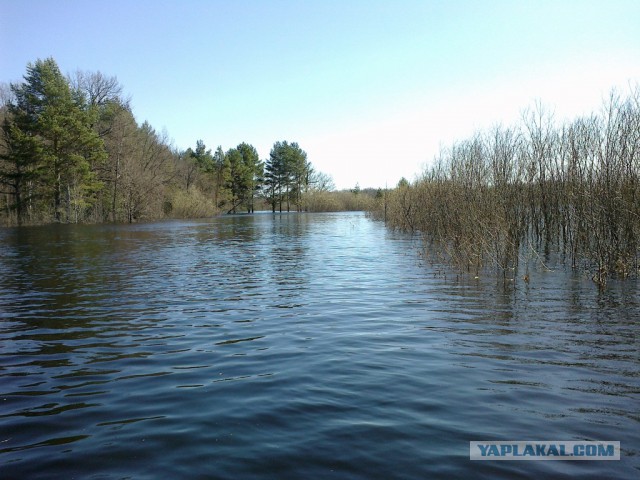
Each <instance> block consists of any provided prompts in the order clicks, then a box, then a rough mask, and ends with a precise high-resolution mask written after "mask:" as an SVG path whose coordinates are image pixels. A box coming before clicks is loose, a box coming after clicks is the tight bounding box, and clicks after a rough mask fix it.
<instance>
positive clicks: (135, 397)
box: [0, 214, 640, 479]
mask: <svg viewBox="0 0 640 480" xmlns="http://www.w3.org/2000/svg"><path fill="white" fill-rule="evenodd" d="M418 250H419V243H418V241H417V239H415V238H412V237H411V236H407V235H404V234H400V233H396V232H391V231H389V230H387V229H385V227H384V225H383V224H381V223H377V222H372V221H370V220H368V219H367V218H365V216H364V215H362V214H289V215H286V214H283V215H275V216H273V215H271V214H257V215H254V216H236V217H223V218H217V219H214V220H207V221H188V222H184V221H175V222H163V223H154V224H144V225H133V226H109V225H106V226H50V227H41V228H40V227H39V228H21V229H5V230H0V477H1V478H15V479H24V478H36V479H38V478H101V479H102V478H108V479H111V478H113V479H115V478H132V479H145V478H149V479H155V478H220V479H238V478H242V479H252V478H256V479H257V478H274V479H279V478H321V479H331V478H336V479H350V478H351V479H372V478H380V479H383V478H384V479H388V478H399V479H418V478H487V479H489V478H542V477H553V478H574V477H580V478H593V479H596V478H629V479H631V478H638V476H640V457H639V456H638V455H639V453H640V428H639V427H640V425H639V423H640V414H639V411H640V408H639V407H640V402H639V399H640V374H639V371H640V370H639V365H640V353H639V348H638V347H639V345H638V343H639V342H638V340H637V333H638V328H639V327H638V320H639V319H640V308H638V307H639V303H640V294H639V290H638V283H637V281H635V280H630V281H627V282H615V281H613V282H610V284H609V285H608V287H607V289H606V290H605V291H599V290H598V289H597V288H596V287H595V286H594V284H593V283H592V282H591V281H590V280H589V279H588V277H586V276H582V275H580V274H574V273H563V272H561V271H556V272H546V271H544V270H542V269H541V270H540V271H536V272H534V273H533V274H532V275H531V282H530V283H529V284H525V283H523V282H521V281H520V282H516V283H515V286H510V285H508V286H507V288H505V287H504V285H503V283H502V282H501V281H498V282H496V281H495V279H493V278H492V277H491V276H490V275H487V276H486V277H482V278H479V279H474V278H460V277H457V276H455V275H451V274H450V273H449V274H447V275H444V274H442V270H441V268H440V267H436V266H432V265H430V264H429V263H425V262H424V261H422V260H421V258H422V257H421V256H420V255H418V253H419V251H418ZM471 440H567V441H569V440H618V441H620V442H621V444H622V460H621V461H619V462H615V461H613V462H612V461H599V462H598V461H591V462H565V461H555V462H471V461H470V460H469V441H471Z"/></svg>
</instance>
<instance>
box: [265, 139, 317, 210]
mask: <svg viewBox="0 0 640 480" xmlns="http://www.w3.org/2000/svg"><path fill="white" fill-rule="evenodd" d="M312 172H313V168H312V167H311V164H310V163H309V162H308V161H307V153H306V152H305V151H304V150H302V149H301V148H300V146H299V145H298V144H297V143H296V142H293V143H291V144H289V143H288V142H287V141H283V142H276V143H275V144H274V145H273V148H272V149H271V153H270V155H269V160H268V161H267V163H266V165H265V177H264V178H265V196H266V198H267V199H268V201H269V203H270V204H271V208H272V210H273V211H274V212H275V211H276V208H279V210H280V211H282V205H283V203H284V204H285V205H286V209H287V211H289V210H290V209H291V204H292V203H293V205H294V206H295V207H296V209H297V210H299V211H301V210H302V209H303V208H304V205H303V194H304V192H305V191H306V190H307V189H308V187H309V180H310V176H311V174H312Z"/></svg>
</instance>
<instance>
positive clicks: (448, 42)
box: [0, 0, 640, 188]
mask: <svg viewBox="0 0 640 480" xmlns="http://www.w3.org/2000/svg"><path fill="white" fill-rule="evenodd" d="M49 56H52V57H53V58H54V59H55V60H56V61H57V62H58V64H59V65H60V68H61V70H62V71H63V72H64V73H72V72H74V71H75V70H78V69H80V70H87V71H97V70H99V71H101V72H102V73H104V74H107V75H113V76H116V77H117V78H118V80H119V81H120V83H121V84H122V85H123V86H124V90H125V93H126V94H128V95H130V96H131V99H132V106H133V111H134V114H135V115H136V118H137V119H138V121H139V122H142V121H144V120H148V121H149V122H150V123H151V124H152V125H153V126H154V127H155V128H156V129H157V130H162V129H163V128H166V130H167V132H168V134H169V136H170V137H171V138H173V140H174V142H175V145H176V146H177V147H178V148H180V149H185V148H187V147H189V146H195V143H196V140H198V139H202V140H204V142H205V143H206V145H207V146H208V147H211V148H212V149H215V147H217V146H218V145H222V147H223V148H224V149H225V150H226V149H228V148H231V147H234V146H236V145H237V144H238V143H240V142H243V141H246V142H248V143H251V144H253V145H254V146H255V147H256V148H257V149H258V153H259V154H260V157H261V158H267V157H268V155H269V150H270V148H271V146H272V145H273V143H274V142H275V141H277V140H289V141H297V142H298V143H299V144H300V146H301V147H302V148H303V149H304V150H306V151H307V153H308V155H309V160H310V161H311V162H312V163H313V164H314V166H315V167H316V168H317V169H318V170H321V171H324V172H326V173H329V174H331V175H332V176H333V178H334V180H335V183H336V185H337V186H338V187H339V188H349V187H353V186H354V185H355V184H356V182H358V183H359V184H360V186H361V187H369V186H372V187H377V186H384V185H385V183H388V184H389V186H392V185H395V183H397V181H398V180H399V178H400V177H402V176H405V177H407V178H409V179H412V178H413V177H414V175H416V174H419V173H420V172H421V171H422V169H423V166H424V165H426V164H428V163H429V162H430V161H431V160H432V159H433V157H434V156H435V155H436V154H437V152H438V151H439V148H440V146H441V145H449V144H450V143H451V142H453V141H454V140H461V139H464V138H466V137H468V136H469V135H471V134H472V133H473V132H474V131H475V130H478V129H484V128H489V127H491V126H493V125H496V124H498V123H502V124H506V125H508V124H512V123H514V122H516V121H518V119H519V116H520V113H521V111H522V110H523V109H524V108H526V107H529V106H531V105H532V104H533V102H534V101H535V100H538V99H539V100H540V101H541V102H542V103H543V104H545V105H546V106H548V107H550V108H552V109H555V112H556V116H557V117H558V118H560V119H562V118H565V117H573V116H576V115H579V114H583V113H590V112H592V111H594V110H597V109H599V108H600V106H601V104H602V99H603V97H605V96H606V95H607V94H608V92H609V91H610V89H611V88H612V87H618V88H620V89H621V90H623V91H628V88H629V84H630V83H631V84H638V83H640V1H638V0H629V1H622V0H602V1H588V0H580V1H563V0H552V1H543V0H535V1H534V0H530V1H518V0H504V1H498V0H496V1H481V0H477V1H455V0H443V1H433V0H423V1H404V0H385V1H376V0H364V1H363V0H314V1H311V0H307V1H304V0H297V1H285V0H253V1H251V0H246V1H242V0H226V1H220V0H218V1H214V0H182V1H178V0H174V1H171V0H166V1H159V0H153V1H152V0H145V1H142V0H141V1H134V0H125V1H123V0H109V1H97V0H47V1H45V0H22V1H19V0H0V81H3V82H10V81H13V82H15V81H19V80H20V79H21V78H22V76H23V75H24V73H25V69H26V65H27V63H28V62H33V61H35V60H36V59H38V58H46V57H49Z"/></svg>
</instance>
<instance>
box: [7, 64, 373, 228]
mask: <svg viewBox="0 0 640 480" xmlns="http://www.w3.org/2000/svg"><path fill="white" fill-rule="evenodd" d="M0 125H1V126H2V129H1V131H0V224H4V225H30V224H46V223H84V222H89V223H100V222H137V221H142V220H152V219H160V218H186V217H189V218H195V217H207V216H212V215H216V214H219V213H240V212H249V213H250V212H253V211H254V210H256V209H270V210H272V211H273V212H276V211H278V212H282V211H291V210H296V211H302V210H315V211H317V210H344V209H352V208H355V209H363V208H365V207H366V206H368V205H369V204H370V203H371V202H372V200H373V195H372V194H371V192H363V194H362V195H359V193H360V192H359V191H356V190H355V189H354V191H352V192H335V191H333V190H334V189H335V188H334V185H333V181H332V179H331V177H330V176H329V175H327V174H325V173H322V172H318V171H316V170H315V169H314V168H313V166H312V164H311V162H309V160H308V159H307V154H306V152H305V151H304V150H302V148H301V147H300V146H299V145H298V144H297V143H296V142H288V141H277V142H275V143H274V145H273V148H272V149H271V152H270V154H269V158H268V159H266V160H261V159H260V158H259V155H258V152H257V151H256V149H255V148H254V147H253V146H252V145H251V144H249V143H244V142H243V143H241V144H239V145H237V146H236V147H234V148H231V149H228V150H226V151H224V150H223V148H222V147H221V146H218V147H217V148H216V149H215V151H213V152H212V150H211V149H209V148H207V146H206V145H205V144H204V142H203V141H202V140H198V141H197V142H196V144H195V147H194V148H193V149H192V148H187V149H186V150H184V151H180V150H178V149H176V148H175V147H174V146H173V145H172V143H171V141H170V139H169V135H168V133H166V132H158V131H157V130H155V129H154V128H153V127H152V126H151V125H150V124H149V123H148V122H146V121H145V122H143V123H142V124H138V123H137V122H136V119H135V117H134V115H133V112H132V108H131V100H130V99H128V98H127V97H126V96H125V94H124V92H123V88H122V86H121V85H120V84H119V82H118V80H117V78H116V77H110V76H107V75H104V74H102V73H100V72H83V71H78V72H76V73H75V74H73V75H68V76H65V75H63V74H62V73H61V72H60V69H59V67H58V65H57V63H56V61H55V60H54V59H53V58H47V59H44V60H40V59H39V60H37V61H35V62H33V63H30V64H28V65H27V68H26V74H25V75H24V79H23V81H22V82H20V83H12V84H9V85H7V86H3V87H2V89H1V91H0Z"/></svg>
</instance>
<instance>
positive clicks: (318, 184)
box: [309, 171, 336, 192]
mask: <svg viewBox="0 0 640 480" xmlns="http://www.w3.org/2000/svg"><path fill="white" fill-rule="evenodd" d="M309 188H310V189H312V190H313V191H316V192H330V191H332V190H335V188H336V186H335V183H333V178H332V177H331V175H329V174H326V173H323V172H317V171H313V172H311V174H310V176H309Z"/></svg>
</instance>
